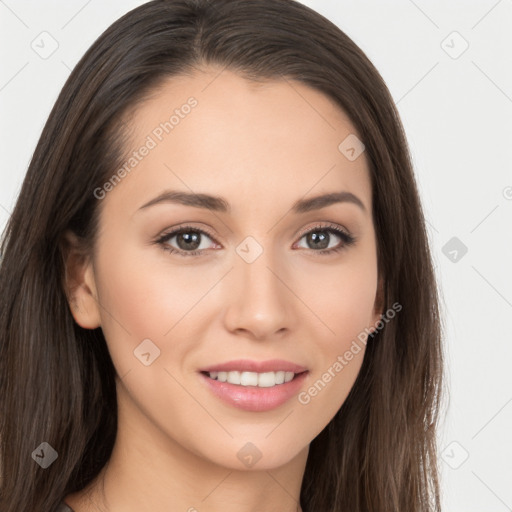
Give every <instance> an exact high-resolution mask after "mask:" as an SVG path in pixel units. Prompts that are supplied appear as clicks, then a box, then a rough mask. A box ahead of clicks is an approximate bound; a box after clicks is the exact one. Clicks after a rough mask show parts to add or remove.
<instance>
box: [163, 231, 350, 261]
mask: <svg viewBox="0 0 512 512" xmlns="http://www.w3.org/2000/svg"><path fill="white" fill-rule="evenodd" d="M190 231H192V232H194V233H200V234H202V235H206V236H208V237H209V238H211V239H212V240H213V241H214V242H216V240H215V238H214V237H213V235H212V234H211V233H209V232H208V231H206V230H204V229H199V228H196V227H194V226H181V227H179V228H177V229H175V230H173V231H170V232H169V233H164V234H163V235H162V236H160V237H159V238H158V239H157V240H156V241H155V243H156V244H158V245H160V246H161V247H162V249H163V250H164V251H167V252H170V253H172V254H178V255H179V256H199V255H201V254H202V253H203V251H204V250H205V249H201V250H195V251H181V250H178V249H175V248H174V247H169V245H168V244H167V242H168V241H169V240H170V239H171V238H173V237H174V236H176V235H179V234H181V233H188V232H190ZM315 231H323V232H328V233H334V234H335V235H337V236H338V237H339V238H341V240H342V242H343V243H342V244H341V245H339V246H337V247H333V248H331V249H321V250H319V251H315V250H314V249H309V250H310V251H312V252H314V253H316V254H321V255H328V254H334V253H337V252H339V251H342V250H344V249H347V248H348V247H350V246H351V245H353V244H354V243H355V242H356V238H355V237H354V236H352V235H350V234H349V233H347V232H346V231H344V230H343V229H340V228H339V227H337V226H336V225H332V224H330V225H328V226H321V225H318V226H315V227H313V228H310V229H308V230H307V231H305V232H303V233H301V235H300V237H299V240H301V239H302V238H303V237H304V236H306V235H308V234H309V233H314V232H315ZM216 243H218V242H216Z"/></svg>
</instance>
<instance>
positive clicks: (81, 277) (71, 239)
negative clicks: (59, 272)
mask: <svg viewBox="0 0 512 512" xmlns="http://www.w3.org/2000/svg"><path fill="white" fill-rule="evenodd" d="M62 253H63V258H64V265H65V287H66V295H67V298H68V303H69V306H70V309H71V314H72V315H73V318H74V319H75V321H76V323H77V324H78V325H80V327H83V328H84V329H96V328H97V327H99V326H100V325H101V317H100V312H99V307H98V299H97V293H96V283H95V275H94V267H93V264H92V259H91V258H90V257H89V255H88V254H87V252H86V251H85V250H84V247H83V244H82V243H81V242H80V240H79V238H78V237H77V236H76V235H75V234H74V233H72V232H70V231H68V232H66V234H65V236H64V240H63V244H62Z"/></svg>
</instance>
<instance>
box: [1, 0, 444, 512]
mask: <svg viewBox="0 0 512 512" xmlns="http://www.w3.org/2000/svg"><path fill="white" fill-rule="evenodd" d="M210 63H211V64H218V65H221V66H223V67H226V68H228V69H230V70H233V71H235V72H237V73H239V74H240V75H242V76H244V77H245V78H248V79H253V80H266V79H269V80H270V79H282V78H286V79H287V80H297V81H300V82H302V83H304V84H307V85H309V86H310V87H313V88H315V89H317V90H318V91H321V92H323V93H324V94H325V95H327V96H328V97H329V98H331V99H332V100H334V102H335V103H336V104H337V105H339V107H340V108H341V109H343V110H344V111H345V112H346V113H347V114H348V116H349V118H350V120H351V121H352V123H353V125H354V126H355V128H356V129H357V131H358V133H359V134H360V136H361V138H362V140H363V142H364V145H365V148H366V149H365V150H366V157H367V159H368V163H369V168H370V175H371V183H372V191H373V221H374V225H375V230H376V235H377V256H378V271H379V276H380V277H381V278H382V279H383V282H384V302H385V303H384V310H386V309H388V308H389V307H390V306H391V305H392V304H394V303H399V304H400V305H402V307H403V309H402V311H401V312H400V313H399V314H398V315H396V317H395V318H394V319H393V320H392V321H390V322H387V323H386V325H385V326H384V327H383V328H382V329H379V330H378V331H377V332H376V333H375V334H374V335H373V336H371V337H370V339H369V341H368V345H367V349H366V353H365V356H364V361H363V365H362V367H361V370H360V373H359V375H358V377H357V379H356V382H355V384H354V386H353V388H352V390H351V392H350V394H349V396H348V397H347V399H346V401H345V402H344V404H343V406H342V407H341V408H340V410H339V411H338V412H337V414H336V415H335V417H334V418H333V419H332V420H331V422H330V423H329V424H328V425H327V426H326V427H325V429H324V430H323V431H322V432H321V433H320V434H319V435H318V436H317V437H316V438H315V439H314V440H313V441H312V442H311V445H310V451H309V457H308V461H307V466H306V471H305V474H304V479H303V485H302V489H301V496H300V500H301V506H302V508H303V510H304V512H342V511H343V512H347V511H350V512H363V511H365V512H369V511H373V512H385V511H390V512H391V511H393V512H426V511H438V510H440V492H439V482H438V468H437V457H436V426H437V422H438V414H439V404H440V398H442V395H443V394H442V392H441V391H442V366H443V365H442V362H443V354H442V344H441V339H442V325H441V320H440V315H439V299H438V292H437V287H436V282H435V276H434V271H433V265H432V261H431V255H430V252H429V246H428V238H427V232H426V228H425V220H424V215H423V212H422V207H421V204H420V200H419V195H418V191H417V187H416V183H415V179H414V174H413V169H412V163H411V158H410V155H409V150H408V146H407V142H406V138H405V135H404V132H403V128H402V124H401V122H400V119H399V116H398V113H397V110H396V107H395V105H394V103H393V100H392V98H391V95H390V93H389V91H388V89H387V87H386V85H385V84H384V82H383V80H382V78H381V76H380V75H379V73H378V71H377V70H376V69H375V67H374V66H373V65H372V64H371V62H370V61H369V60H368V58H367V57H366V56H365V54H364V53H363V52H362V51H361V50H360V49H359V48H358V47H357V46H356V45H355V43H354V42H353V41H352V40H351V39H350V38H349V37H348V36H347V35H345V34H344V33H343V32H342V31H341V30H340V29H339V28H338V27H336V26H335V25H334V24H332V23H331V22H330V21H328V20H327V19H325V18H324V17H323V16H321V15H319V14H318V13H316V12H314V11H313V10H311V9H309V8H308V7H306V6H304V5H302V4H300V3H298V2H296V1H294V0H251V1H247V0H215V1H214V2H210V1H209V0H155V1H151V2H148V3H146V4H144V5H142V6H140V7H138V8H136V9H134V10H132V11H130V12H129V13H128V14H126V15H124V16H123V17H122V18H120V19H119V20H118V21H116V22H115V23H114V24H113V25H111V26H110V27H109V28H108V29H107V30H106V31H105V32H104V33H103V34H102V35H101V36H100V37H99V38H98V39H97V41H96V42H95V43H94V44H93V45H92V46H91V48H90V49H89V50H88V51H87V52H86V54H85V55H84V56H83V58H82V59H81V60H80V62H79V63H78V64H77V66H76V67H75V69H74V70H73V72H72V73H71V75H70V77H69V79H68V80H67V82H66V84H65V85H64V87H63V89H62V91H61V93H60V95H59V97H58V99H57V101H56V103H55V106H54V108H53V110H52V112H51V114H50V116H49V119H48V121H47V123H46V125H45V127H44V130H43V132H42V134H41V138H40V140H39V142H38V144H37V147H36V149H35V152H34V155H33V158H32V160H31V163H30V166H29V168H28V172H27V175H26V178H25V180H24V182H23V186H22V189H21V192H20V194H19V197H18V200H17V203H16V206H15V208H14V211H13V213H12V216H11V218H10V219H9V222H8V225H7V228H6V231H5V233H4V238H3V241H2V247H1V250H2V261H1V266H0V289H1V299H0V300H1V312H0V405H1V407H0V410H1V414H0V435H1V439H0V463H1V466H0V470H1V487H0V508H1V510H2V511H3V512H34V511H37V512H47V511H54V510H55V509H56V507H57V504H58V503H59V502H60V501H61V500H62V499H63V497H64V496H66V495H67V494H68V493H72V492H76V491H78V490H81V489H83V488H84V487H85V486H86V485H87V484H88V483H89V482H91V480H92V479H94V477H95V476H96V475H97V474H98V473H99V471H100V470H101V469H102V467H103V466H104V465H105V463H106V462H107V461H108V459H109V457H110V455H111V452H112V448H113V444H114V441H115V436H116V430H117V414H116V413H117V401H116V389H115V380H114V376H115V369H114V366H113V364H112V361H111V359H110V355H109V353H108V350H107V346H106V343H105V339H104V336H103V333H102V331H101V328H98V329H95V330H86V329H83V328H81V327H80V326H78V325H77V324H76V322H74V320H73V317H72V315H71V312H70V310H69V305H68V300H67V296H66V290H65V285H64V271H65V267H64V253H63V251H64V250H65V247H64V245H63V240H64V237H63V235H64V233H65V232H66V231H67V230H71V231H73V232H74V233H76V235H77V236H78V237H80V239H81V240H82V241H83V243H84V247H85V248H86V249H87V250H92V248H93V247H94V241H95V236H96V228H97V225H98V216H99V203H100V202H99V201H98V200H97V199H96V197H95V195H94V193H93V191H94V190H95V189H97V188H98V187H101V186H102V185H103V184H104V183H105V182H106V181H107V180H108V178H109V177H111V176H112V172H113V171H115V170H116V169H118V168H119V166H120V165H121V163H122V161H123V150H126V148H124V146H123V144H124V142H125V136H124V135H125V134H124V131H123V128H122V124H121V122H122V121H121V120H122V119H123V115H125V114H126V113H127V112H128V111H129V109H131V108H133V107H135V106H136V105H137V104H140V103H141V102H142V101H143V100H144V98H145V97H146V96H147V95H148V94H149V93H151V92H152V91H153V90H154V88H155V87H158V86H159V85H160V84H161V83H162V81H163V80H165V79H168V78H169V77H172V76H177V75H179V74H183V73H186V72H187V71H190V70H194V69H200V68H201V67H204V65H208V64H210ZM340 142H341V141H340ZM42 442H47V443H49V444H50V445H51V446H52V447H53V448H54V449H55V450H56V452H57V453H58V458H57V459H56V460H55V462H54V463H53V464H52V465H51V466H50V467H49V468H47V469H44V470H43V469H42V468H41V467H40V466H39V465H38V464H36V463H35V462H34V460H33V458H32V456H31V454H32V452H33V451H34V450H35V449H36V448H37V447H38V446H39V445H40V444H41V443H42Z"/></svg>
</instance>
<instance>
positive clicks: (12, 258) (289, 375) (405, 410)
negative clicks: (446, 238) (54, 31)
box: [0, 0, 442, 512]
mask: <svg viewBox="0 0 512 512" xmlns="http://www.w3.org/2000/svg"><path fill="white" fill-rule="evenodd" d="M2 254H3V260H2V263H1V267H0V284H1V289H2V310H1V318H0V342H1V345H0V347H1V348H0V350H1V358H0V365H1V373H0V375H1V381H0V384H1V387H0V389H1V405H2V411H3V414H2V416H1V419H0V432H1V444H0V453H1V467H2V468H4V469H3V471H2V480H1V498H0V499H1V501H0V503H1V509H2V510H4V511H8V512H14V511H16V512H20V511H23V512H25V511H27V512H28V511H48V510H51V511H55V510H61V511H63V510H66V511H69V510H73V511H74V512H86V511H88V510H102V511H104V510H105V511H114V510H115V511H117V512H129V511H132V510H137V511H142V510H148V511H149V510H151V511H163V510H188V511H189V512H192V511H195V510H198V511H201V510H211V511H216V510H223V511H226V510H231V509H235V507H236V509H237V510H247V511H252V510H280V511H296V510H300V511H303V512H306V511H307V512H310V511H332V512H334V511H347V510H350V511H353V512H357V511H361V512H362V511H379V512H381V511H385V510H389V511H407V512H420V511H422V512H423V511H432V510H435V511H438V510H440V498H439V483H438V472H437V460H436V445H435V443H436V438H435V435H436V430H435V429H436V425H437V418H438V410H439V400H440V398H441V393H440V390H441V382H442V346H441V325H440V319H439V312H438V298H437V290H436V284H435V280H434V273H433V269H432V263H431V257H430V253H429V248H428V242H427V235H426V230H425V221H424V217H423V213H422V209H421V204H420V201H419V197H418V192H417V188H416V184H415V180H414V174H413V170H412V165H411V161H410V157H409V153H408V149H407V143H406V140H405V136H404V134H403V129H402V125H401V122H400V120H399V117H398V114H397V111H396V109H395V107H394V104H393V101H392V98H391V96H390V94H389V92H388V90H387V88H386V86H385V84H384V83H383V81H382V78H381V77H380V75H379V74H378V72H377V70H376V69H375V68H374V67H373V65H372V64H371V63H370V62H369V61H368V59H367V58H366V56H365V55H364V54H363V53H362V51H361V50H360V49H359V48H358V47H357V46H356V45H355V44H354V43H353V42H352V41H351V40H350V39H349V38H348V37H347V36H346V35H345V34H344V33H343V32H341V31H340V30H339V29H338V28H337V27H335V26H334V25H333V24H332V23H330V22H329V21H328V20H326V19H325V18H323V17H322V16H320V15H319V14H317V13H315V12H314V11H312V10H311V9H309V8H307V7H305V6H303V5H301V4H300V3H297V2H295V1H290V0H252V1H251V2H246V1H242V0H216V1H215V2H209V1H208V0H166V1H165V0H158V1H152V2H148V3H146V4H144V5H142V6H140V7H138V8H136V9H134V10H133V11H131V12H129V13H128V14H126V15H125V16H123V17H122V18H121V19H120V20H118V21H117V22H115V23H114V24H113V25H112V26H111V27H110V28H108V29H107V30H106V31H105V33H104V34H102V36H101V37H100V38H99V39H98V40H97V41H96V42H95V43H94V44H93V45H92V47H91V48H90V49H89V50H88V51H87V53H86V54H85V55H84V57H83V58H82V59H81V61H80V62H79V63H78V65H77V66H76V68H75V69H74V71H73V72H72V73H71V75H70V77H69V79H68V81H67V83H66V84H65V86H64V88H63V90H62V92H61V94H60V96H59V98H58V100H57V102H56V104H55V107H54V109H53V111H52V113H51V114H50V117H49V119H48V122H47V124H46V126H45V128H44V130H43V133H42V135H41V139H40V141H39V144H38V145H37V148H36V151H35V153H34V156H33V158H32V161H31V164H30V167H29V169H28V172H27V176H26V179H25V181H24V184H23V187H22V190H21V193H20V195H19V198H18V201H17V204H16V207H15V209H14V211H13V214H12V217H11V219H10V221H9V224H8V226H7V229H6V232H5V237H4V240H3V246H2ZM6 468H8V469H7V470H6Z"/></svg>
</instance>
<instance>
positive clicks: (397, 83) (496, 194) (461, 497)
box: [0, 0, 512, 512]
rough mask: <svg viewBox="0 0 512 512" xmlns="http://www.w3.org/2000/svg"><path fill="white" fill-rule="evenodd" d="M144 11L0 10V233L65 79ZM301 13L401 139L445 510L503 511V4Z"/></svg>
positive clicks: (509, 92)
mask: <svg viewBox="0 0 512 512" xmlns="http://www.w3.org/2000/svg"><path fill="white" fill-rule="evenodd" d="M142 3H144V2H142V1H135V0H122V1H121V0H109V1H107V2H106V1H99V0H89V1H87V0H73V1H69V0H68V1H64V0H60V1H56V0H54V1H49V0H46V1H36V0H30V1H29V0H24V1H21V0H0V43H1V44H0V63H1V67H0V130H1V132H0V144H1V146H0V151H1V153H0V154H1V156H2V158H1V174H0V228H1V229H3V227H4V226H5V223H6V221H7V219H8V216H9V212H10V211H11V210H12V207H13V205H14V202H15V199H16V196H17V193H18V191H19V187H20V185H21V182H22V180H23V177H24V174H25V172H26V170H27V166H28V164H29V161H30V158H31V155H32V152H33V151H34V148H35V146H36V143H37V141H38V138H39V135H40V133H41V130H42V128H43V125H44V123H45V122H46V118H47V116H48V114H49V112H50V109H51V108H52V106H53V103H54V101H55V100H56V98H57V95H58V93H59V91H60V89H61V87H62V86H63V84H64V82H65V80H66V78H67V77H68V75H69V73H70V70H71V69H72V68H73V66H74V65H75V64H76V62H77V61H78V59H79V58H80V57H81V56H82V55H83V53H84V52H85V51H86V50H87V48H88V47H89V46H90V45H91V44H92V42H93V41H94V40H95V39H96V38H97V37H98V36H99V35H100V34H101V32H103V30H105V29H106V28H107V27H108V26H109V25H110V24H111V23H112V22H113V21H114V20H116V19H117V18H119V17H120V16H121V15H122V14H124V13H125V12H127V11H128V10H130V9H132V8H133V7H136V6H137V5H140V4H142ZM303 3H305V4H306V5H308V6H310V7H312V8H314V9H315V10H317V11H318V12H320V13H321V14H323V15H324V16H326V17H327V18H329V19H330V20H331V21H333V22H334V23H336V24H337V25H338V26H339V27H340V28H341V29H342V30H343V31H345V32H346V33H347V34H348V35H349V36H350V37H351V38H352V39H353V40H354V41H355V42H356V43H357V44H358V45H359V46H360V47H361V48H362V49H363V51H364V52H365V53H366V54H367V55H368V57H369V58H370V60H371V61H372V62H373V63H374V64H375V66H376V67H377V69H378V70H379V71H380V73H381V74H382V76H383V77H384V80H385V81H386V83H387V84H388V87H389V89H390V91H391V93H392V95H393V98H394V99H395V102H396V103H397V105H398V109H399V111H400V114H401V117H402V121H403V123H404V126H405V130H406V133H407V137H408V140H409V144H410V148H411V152H412V155H413V159H414V164H415V172H416V176H417V180H418V185H419V188H420V192H421V195H422V200H423V204H424V208H425V212H426V217H427V221H428V226H429V236H430V240H431V246H432V251H433V255H434V260H435V265H436V271H437V273H438V278H439V282H440V285H441V291H442V294H443V308H444V317H445V325H446V357H447V369H448V383H447V384H448V387H449V389H450V400H449V403H448V404H447V411H446V416H445V418H446V419H445V421H444V422H443V425H442V427H443V428H442V430H441V431H440V434H439V447H440V452H441V455H442V459H441V467H442V477H443V504H444V510H445V511H447V512H457V511H464V512H475V511H479V512H480V511H490V510H493V511H496V512H501V511H503V512H504V511H507V510H512V486H511V485H510V483H511V482H512V462H511V459H512V436H511V434H512V371H511V370H510V366H511V362H512V345H511V341H512V335H511V334H510V331H509V326H510V323H511V320H512V272H511V270H510V266H511V262H512V222H511V221H512V163H511V162H512V158H511V156H512V140H511V139H512V66H511V64H512V58H511V57H512V31H511V30H510V27H511V26H512V1H511V0H500V1H496V0H481V1H476V0H473V1H462V0H458V1H452V2H449V3H446V2H442V1H441V0H435V1H426V0H415V1H412V0H396V1H394V2H391V1H389V0H388V1H377V0H363V1H357V2H356V1H355V0H353V1H346V0H342V1H336V0H304V2H303ZM42 33H43V34H42ZM52 51H53V53H51V55H45V54H44V52H52Z"/></svg>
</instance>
